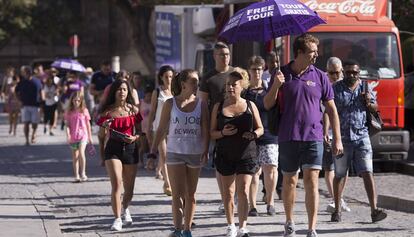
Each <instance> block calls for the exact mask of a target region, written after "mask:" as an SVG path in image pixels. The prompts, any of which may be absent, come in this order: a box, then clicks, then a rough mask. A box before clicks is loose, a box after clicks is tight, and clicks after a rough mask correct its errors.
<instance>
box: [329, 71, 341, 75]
mask: <svg viewBox="0 0 414 237" xmlns="http://www.w3.org/2000/svg"><path fill="white" fill-rule="evenodd" d="M341 72H342V71H328V74H329V75H340V74H341Z"/></svg>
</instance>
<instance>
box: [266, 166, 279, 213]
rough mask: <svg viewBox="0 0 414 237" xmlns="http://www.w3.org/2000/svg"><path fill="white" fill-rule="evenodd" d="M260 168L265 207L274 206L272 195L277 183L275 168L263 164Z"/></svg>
mask: <svg viewBox="0 0 414 237" xmlns="http://www.w3.org/2000/svg"><path fill="white" fill-rule="evenodd" d="M262 168H263V178H264V183H265V189H266V203H267V205H270V206H274V205H275V201H274V194H275V189H276V183H277V166H274V165H268V164H265V165H263V167H262Z"/></svg>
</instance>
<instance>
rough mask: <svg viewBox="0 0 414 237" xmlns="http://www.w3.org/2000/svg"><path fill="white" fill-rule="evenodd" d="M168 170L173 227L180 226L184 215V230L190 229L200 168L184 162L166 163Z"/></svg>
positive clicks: (179, 227)
mask: <svg viewBox="0 0 414 237" xmlns="http://www.w3.org/2000/svg"><path fill="white" fill-rule="evenodd" d="M168 172H169V175H170V182H171V188H172V214H173V221H174V226H175V229H179V230H180V229H181V228H182V224H183V223H182V221H183V217H185V218H184V230H191V223H192V222H193V218H194V212H195V207H196V200H195V192H196V190H197V184H198V177H199V175H200V168H190V167H188V166H186V165H184V164H177V165H168ZM184 203H185V205H184Z"/></svg>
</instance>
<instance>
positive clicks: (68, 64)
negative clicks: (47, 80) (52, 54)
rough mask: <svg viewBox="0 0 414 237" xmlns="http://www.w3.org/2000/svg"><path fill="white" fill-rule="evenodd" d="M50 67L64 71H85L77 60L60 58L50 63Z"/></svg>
mask: <svg viewBox="0 0 414 237" xmlns="http://www.w3.org/2000/svg"><path fill="white" fill-rule="evenodd" d="M52 67H55V68H60V69H66V70H71V71H76V72H84V71H85V70H86V69H85V67H84V66H83V65H82V64H80V63H79V62H78V61H77V60H74V59H68V58H62V59H57V60H55V61H54V62H53V63H52Z"/></svg>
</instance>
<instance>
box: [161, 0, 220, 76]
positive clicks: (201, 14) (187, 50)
mask: <svg viewBox="0 0 414 237" xmlns="http://www.w3.org/2000/svg"><path fill="white" fill-rule="evenodd" d="M222 10H223V5H216V4H214V5H158V6H156V7H155V15H156V16H155V18H156V20H155V25H156V26H155V28H156V32H155V55H156V59H155V63H156V67H157V68H159V67H161V66H162V65H164V64H168V65H170V66H172V67H173V68H174V69H175V70H177V71H181V70H183V69H186V68H194V69H196V70H197V71H198V72H199V73H200V74H201V75H202V74H203V73H205V72H207V71H210V70H212V69H213V68H214V59H213V44H214V43H215V40H216V39H215V33H216V32H215V30H216V19H217V17H218V15H219V14H220V13H221V11H222Z"/></svg>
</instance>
